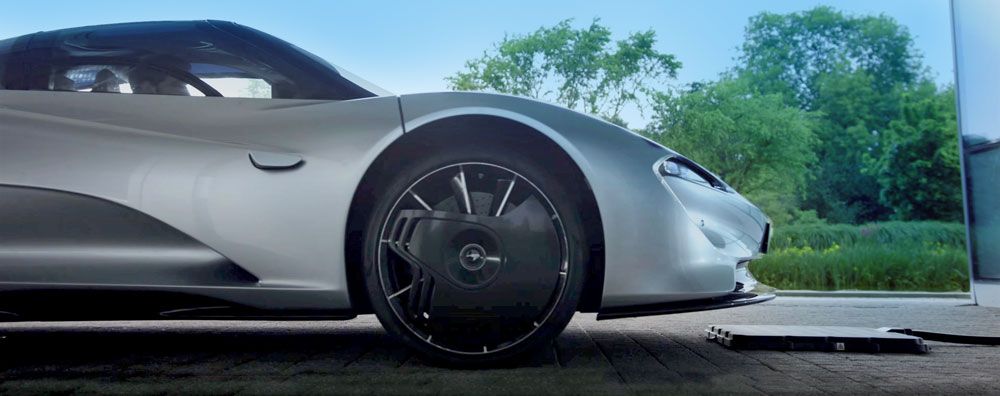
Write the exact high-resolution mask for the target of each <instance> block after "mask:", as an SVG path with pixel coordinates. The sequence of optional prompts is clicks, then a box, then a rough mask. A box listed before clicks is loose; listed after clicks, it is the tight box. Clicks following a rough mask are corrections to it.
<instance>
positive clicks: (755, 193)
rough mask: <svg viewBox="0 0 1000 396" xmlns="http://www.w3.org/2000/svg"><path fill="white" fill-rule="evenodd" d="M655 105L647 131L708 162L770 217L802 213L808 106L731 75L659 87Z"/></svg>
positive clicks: (808, 154)
mask: <svg viewBox="0 0 1000 396" xmlns="http://www.w3.org/2000/svg"><path fill="white" fill-rule="evenodd" d="M655 110H656V112H655V116H654V122H653V123H652V124H651V125H650V127H649V128H648V129H647V130H646V131H645V132H644V133H645V134H646V135H647V136H649V137H651V138H652V139H654V140H657V141H659V142H661V143H663V144H664V145H666V146H668V147H671V148H673V149H676V150H678V151H679V152H681V153H684V155H685V156H687V157H689V158H691V159H692V160H694V161H695V162H698V163H700V164H702V165H704V166H706V167H708V168H709V169H712V170H713V171H714V172H716V173H717V174H719V176H720V177H722V178H723V180H725V181H726V182H727V183H729V184H730V185H732V186H733V187H734V188H735V189H737V190H739V191H740V192H741V193H743V194H744V195H746V196H748V197H750V198H751V199H754V200H755V202H757V203H758V204H760V205H761V206H762V207H763V208H764V209H765V210H768V213H769V214H770V215H771V216H772V218H774V219H775V221H778V222H779V223H787V222H789V221H791V219H792V218H793V217H797V216H799V214H798V213H796V210H795V208H796V207H797V204H798V200H799V199H798V197H799V193H800V192H801V189H802V187H803V186H804V185H805V183H806V181H807V179H808V177H809V172H808V168H809V167H810V165H812V164H813V163H814V162H815V160H816V158H815V155H814V154H813V151H812V145H813V144H814V138H813V134H812V123H813V120H812V119H811V118H810V115H809V114H808V113H807V112H805V111H802V110H800V109H797V108H795V107H790V106H787V105H785V103H784V102H783V98H782V97H781V96H780V95H777V94H772V95H752V94H751V91H750V88H749V86H748V84H747V82H746V81H743V80H732V79H723V80H721V81H719V82H714V83H702V84H697V85H694V86H692V89H691V90H689V91H687V92H683V93H680V94H678V95H666V94H661V95H658V96H657V98H656V106H655Z"/></svg>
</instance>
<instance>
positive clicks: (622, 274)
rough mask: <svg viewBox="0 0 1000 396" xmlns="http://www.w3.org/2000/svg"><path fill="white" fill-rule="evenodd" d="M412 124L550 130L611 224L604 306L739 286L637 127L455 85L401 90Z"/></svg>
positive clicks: (656, 148) (406, 121) (407, 122)
mask: <svg viewBox="0 0 1000 396" xmlns="http://www.w3.org/2000/svg"><path fill="white" fill-rule="evenodd" d="M400 102H401V109H402V117H403V125H404V130H406V131H412V130H414V129H416V128H418V127H420V126H421V125H424V124H427V123H430V122H433V121H436V120H440V119H444V118H449V117H454V116H460V115H491V116H496V117H503V118H507V119H510V120H513V121H516V122H520V123H522V124H524V125H526V126H529V127H531V128H534V129H535V130H536V131H538V132H540V133H542V134H545V135H546V136H547V137H549V138H550V139H551V140H552V141H554V142H555V143H556V144H558V145H559V146H560V147H561V148H562V149H563V150H564V151H565V152H566V153H567V155H568V156H569V157H570V158H571V159H572V160H573V161H575V162H576V165H577V166H578V167H579V168H580V170H581V172H582V173H583V175H584V176H585V177H586V179H587V181H588V182H589V183H590V186H591V189H592V191H593V192H594V196H595V199H596V201H597V204H598V207H599V209H600V212H601V213H600V215H601V221H602V224H603V227H604V229H603V231H604V241H605V246H604V252H605V274H604V292H603V296H602V299H601V308H602V309H604V308H610V307H617V306H626V305H636V304H649V303H659V302H667V301H677V300H687V299H696V298H705V297H711V296H718V295H723V294H725V293H728V292H730V291H732V290H733V288H734V287H735V280H734V275H733V271H734V265H735V262H733V261H732V260H730V259H729V258H728V257H725V256H720V255H719V254H718V252H717V251H716V249H715V248H714V247H713V246H712V244H711V242H710V241H709V240H708V239H707V238H706V237H705V235H704V234H703V233H702V232H701V231H700V230H698V228H697V227H696V226H695V225H694V223H693V222H692V221H691V220H690V219H689V217H688V215H687V214H686V213H685V209H684V207H683V205H681V203H680V201H679V200H678V199H677V196H676V195H675V194H674V193H673V192H672V191H671V190H670V189H669V188H665V187H664V185H663V184H661V182H660V179H659V178H658V176H657V175H656V174H655V173H654V172H653V171H652V167H653V166H654V164H655V163H656V161H658V160H659V159H661V158H663V157H664V156H666V155H669V154H673V152H672V151H670V150H669V149H667V148H664V147H663V146H660V145H659V144H656V143H654V142H652V141H649V140H648V139H645V138H643V137H641V136H639V135H637V134H634V133H632V132H629V131H627V130H625V129H622V128H620V127H618V126H615V125H613V124H610V123H607V122H604V121H602V120H599V119H596V118H593V117H590V116H587V115H583V114H580V113H577V112H575V111H572V110H569V109H566V108H562V107H558V106H554V105H550V104H546V103H542V102H538V101H534V100H530V99H525V98H520V97H514V96H507V95H495V94H482V93H466V92H447V93H431V94H416V95H404V96H401V97H400Z"/></svg>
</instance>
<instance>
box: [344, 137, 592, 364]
mask: <svg viewBox="0 0 1000 396" xmlns="http://www.w3.org/2000/svg"><path fill="white" fill-rule="evenodd" d="M456 171H457V172H456ZM494 179H495V181H494V182H493V183H491V181H493V180H494ZM446 182H447V184H448V185H449V186H450V187H451V191H447V190H446V191H441V190H443V189H445V187H443V186H444V185H445V183H446ZM565 182H566V181H563V180H557V179H556V177H555V176H554V175H553V174H552V173H550V172H548V171H546V169H545V168H544V167H543V166H542V165H541V164H539V163H538V161H535V160H533V159H531V158H528V157H526V156H524V155H521V154H519V153H518V151H517V149H516V148H510V147H504V146H501V145H489V144H487V145H483V144H481V143H480V144H471V143H458V142H456V143H454V144H452V145H450V146H449V147H448V148H447V149H432V150H431V152H428V153H426V154H425V155H422V156H421V157H420V159H418V160H416V161H414V162H412V163H408V164H406V166H404V167H402V170H401V171H399V172H398V173H397V174H395V175H394V177H392V179H391V180H389V181H387V182H386V183H384V184H383V185H382V186H381V187H379V188H378V189H377V193H376V194H375V195H374V196H376V197H379V201H378V202H377V203H376V205H375V208H374V210H373V212H372V216H371V217H370V219H369V221H368V226H367V228H366V232H365V262H364V265H365V268H364V276H365V282H366V286H367V291H368V296H369V298H370V301H371V305H372V309H373V310H374V312H375V314H376V316H377V317H378V319H379V321H380V322H381V323H382V325H383V326H384V327H385V329H386V331H387V332H388V333H390V334H391V335H393V336H395V337H397V338H398V339H400V340H401V341H402V342H403V343H404V344H405V345H407V346H409V347H410V348H412V349H413V350H415V351H416V352H417V353H418V354H419V355H421V356H422V357H424V358H425V359H428V360H430V361H432V362H434V363H438V364H444V365H449V366H459V367H479V366H489V365H497V364H504V363H512V362H515V361H516V360H517V359H518V358H519V357H522V356H523V355H524V354H526V353H529V352H531V351H533V350H536V349H538V348H540V347H543V346H545V345H550V343H551V341H552V340H553V339H554V338H555V337H556V336H557V335H558V334H559V333H560V332H562V330H563V329H564V328H565V327H566V325H567V324H568V323H569V321H570V319H571V318H572V317H573V314H574V313H575V312H576V308H577V304H578V302H579V301H580V296H581V293H582V290H583V284H584V278H585V276H586V275H585V274H586V273H587V268H586V265H587V262H588V257H587V252H588V250H587V249H586V246H587V243H586V240H585V238H584V229H583V221H582V219H581V216H580V209H579V207H578V205H577V204H576V202H577V200H575V199H573V197H571V196H570V195H568V194H567V192H566V189H565V188H564V187H563V185H562V183H565ZM494 184H495V188H489V187H490V186H491V185H494ZM463 187H464V191H468V193H464V192H463ZM487 191H489V192H487ZM428 208H430V209H433V210H431V211H429V210H427V209H428ZM540 208H541V209H540ZM542 209H544V210H545V212H544V216H546V218H544V219H543V218H542V216H543V213H542ZM469 212H471V214H470V213H469ZM547 224H550V226H549V225H547ZM557 245H558V247H556V246H557ZM557 250H558V252H557ZM456 252H457V254H456ZM479 345H482V348H481V349H480V348H479Z"/></svg>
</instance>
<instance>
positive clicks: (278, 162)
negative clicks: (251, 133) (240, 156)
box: [250, 151, 305, 170]
mask: <svg viewBox="0 0 1000 396" xmlns="http://www.w3.org/2000/svg"><path fill="white" fill-rule="evenodd" d="M303 162H305V161H303V160H302V156H300V155H298V154H287V153H272V152H268V151H251V152H250V163H251V164H253V166H254V167H256V168H257V169H261V170H282V169H295V168H297V167H299V166H301V165H302V163H303Z"/></svg>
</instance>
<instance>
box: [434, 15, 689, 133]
mask: <svg viewBox="0 0 1000 396" xmlns="http://www.w3.org/2000/svg"><path fill="white" fill-rule="evenodd" d="M654 44H656V33H655V32H653V31H652V30H647V31H643V32H638V33H632V34H630V35H629V36H628V37H627V38H625V39H623V40H619V41H614V42H612V39H611V31H610V30H609V29H608V28H607V27H605V26H603V25H601V24H600V20H598V19H595V20H594V21H593V22H592V23H591V24H590V26H589V27H587V28H583V29H575V28H573V26H572V20H564V21H562V22H559V23H558V24H556V25H555V26H553V27H547V28H540V29H538V30H536V31H535V32H532V33H530V34H527V35H514V36H508V37H504V39H503V40H502V41H500V42H499V43H498V44H496V47H495V49H494V50H493V51H490V52H485V53H483V55H482V56H481V57H479V58H476V59H472V60H470V61H468V62H466V64H465V69H464V70H462V71H459V72H458V73H456V74H455V75H453V76H451V77H448V78H446V81H447V82H448V83H449V85H450V87H451V88H452V89H456V90H462V91H470V90H476V91H494V92H500V93H507V94H513V95H521V96H527V97H531V98H536V99H545V100H550V101H554V102H557V103H560V104H562V105H565V106H566V107H569V108H571V109H581V110H583V111H586V112H588V113H591V114H594V115H597V116H600V117H603V118H604V119H606V120H609V121H612V122H616V123H618V124H624V123H623V122H622V118H621V112H622V110H623V109H624V108H625V107H626V106H629V105H635V106H637V107H639V108H640V109H642V107H643V106H646V105H647V104H648V102H649V99H650V98H651V97H652V95H653V94H654V92H655V91H656V89H657V88H658V87H660V86H662V85H664V84H665V83H666V82H667V81H668V80H669V79H672V78H674V77H676V76H677V70H678V69H679V68H680V67H681V63H680V62H679V61H677V59H676V58H675V57H674V56H673V55H671V54H666V53H661V52H659V51H657V50H656V49H654V48H653V46H654Z"/></svg>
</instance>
